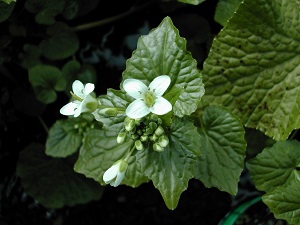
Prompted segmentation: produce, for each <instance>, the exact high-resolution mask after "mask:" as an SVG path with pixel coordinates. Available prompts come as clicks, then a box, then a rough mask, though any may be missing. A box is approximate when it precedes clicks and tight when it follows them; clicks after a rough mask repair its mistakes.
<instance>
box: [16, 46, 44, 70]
mask: <svg viewBox="0 0 300 225" xmlns="http://www.w3.org/2000/svg"><path fill="white" fill-rule="evenodd" d="M23 50H24V53H22V54H20V58H21V61H22V66H23V67H25V68H26V69H30V68H31V67H34V66H36V65H39V64H41V60H40V55H41V52H40V49H39V47H38V46H36V45H31V44H25V45H24V47H23Z"/></svg>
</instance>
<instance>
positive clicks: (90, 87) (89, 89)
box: [84, 83, 95, 95]
mask: <svg viewBox="0 0 300 225" xmlns="http://www.w3.org/2000/svg"><path fill="white" fill-rule="evenodd" d="M94 89H95V85H94V84H92V83H87V84H86V85H85V87H84V94H85V95H88V94H90V93H91V92H92V91H93V90H94Z"/></svg>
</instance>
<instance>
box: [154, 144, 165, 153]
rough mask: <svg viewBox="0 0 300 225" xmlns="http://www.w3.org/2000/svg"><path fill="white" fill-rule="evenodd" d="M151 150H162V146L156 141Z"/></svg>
mask: <svg viewBox="0 0 300 225" xmlns="http://www.w3.org/2000/svg"><path fill="white" fill-rule="evenodd" d="M153 150H154V151H157V152H162V151H163V150H164V148H162V147H161V146H160V145H159V144H158V143H154V144H153Z"/></svg>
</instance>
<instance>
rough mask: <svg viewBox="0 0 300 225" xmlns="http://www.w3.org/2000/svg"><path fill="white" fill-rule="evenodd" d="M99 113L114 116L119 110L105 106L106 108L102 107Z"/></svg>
mask: <svg viewBox="0 0 300 225" xmlns="http://www.w3.org/2000/svg"><path fill="white" fill-rule="evenodd" d="M98 113H99V114H100V115H102V116H105V117H112V116H117V115H118V110H117V109H115V108H105V109H100V110H99V111H98Z"/></svg>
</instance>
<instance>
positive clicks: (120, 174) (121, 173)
mask: <svg viewBox="0 0 300 225" xmlns="http://www.w3.org/2000/svg"><path fill="white" fill-rule="evenodd" d="M125 172H126V171H123V172H119V173H118V175H117V178H116V179H115V182H114V183H113V184H112V183H111V185H112V186H114V187H117V186H119V185H120V184H121V182H122V181H123V179H124V176H125Z"/></svg>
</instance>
